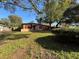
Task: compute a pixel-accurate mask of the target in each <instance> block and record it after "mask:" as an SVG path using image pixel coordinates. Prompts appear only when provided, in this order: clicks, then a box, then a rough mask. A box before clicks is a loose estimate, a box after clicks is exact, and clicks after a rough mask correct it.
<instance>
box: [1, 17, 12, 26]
mask: <svg viewBox="0 0 79 59" xmlns="http://www.w3.org/2000/svg"><path fill="white" fill-rule="evenodd" d="M0 23H1V24H2V25H4V26H7V27H11V23H10V21H9V19H7V18H1V20H0Z"/></svg>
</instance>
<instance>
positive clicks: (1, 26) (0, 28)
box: [0, 24, 11, 32]
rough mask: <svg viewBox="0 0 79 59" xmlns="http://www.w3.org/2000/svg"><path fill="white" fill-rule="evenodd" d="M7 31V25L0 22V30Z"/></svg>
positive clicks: (8, 29)
mask: <svg viewBox="0 0 79 59" xmlns="http://www.w3.org/2000/svg"><path fill="white" fill-rule="evenodd" d="M8 31H11V29H10V28H9V27H7V26H4V25H2V24H0V32H8Z"/></svg>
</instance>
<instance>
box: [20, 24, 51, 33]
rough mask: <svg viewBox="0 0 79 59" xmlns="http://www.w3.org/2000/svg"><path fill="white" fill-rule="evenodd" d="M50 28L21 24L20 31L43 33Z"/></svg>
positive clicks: (43, 25)
mask: <svg viewBox="0 0 79 59" xmlns="http://www.w3.org/2000/svg"><path fill="white" fill-rule="evenodd" d="M49 28H50V26H49V25H45V24H37V23H23V24H22V28H21V31H22V32H23V31H43V30H44V31H45V30H48V29H49Z"/></svg>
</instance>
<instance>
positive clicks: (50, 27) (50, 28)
mask: <svg viewBox="0 0 79 59" xmlns="http://www.w3.org/2000/svg"><path fill="white" fill-rule="evenodd" d="M51 24H52V23H51V22H50V23H49V30H50V31H51V30H52V26H51Z"/></svg>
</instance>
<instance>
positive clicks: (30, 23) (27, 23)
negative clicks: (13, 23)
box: [22, 23, 49, 26]
mask: <svg viewBox="0 0 79 59" xmlns="http://www.w3.org/2000/svg"><path fill="white" fill-rule="evenodd" d="M28 24H31V25H43V26H49V24H45V23H42V24H38V23H23V24H22V25H28Z"/></svg>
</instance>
